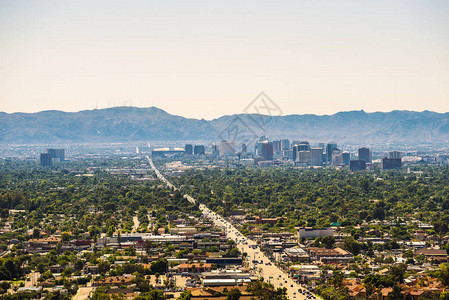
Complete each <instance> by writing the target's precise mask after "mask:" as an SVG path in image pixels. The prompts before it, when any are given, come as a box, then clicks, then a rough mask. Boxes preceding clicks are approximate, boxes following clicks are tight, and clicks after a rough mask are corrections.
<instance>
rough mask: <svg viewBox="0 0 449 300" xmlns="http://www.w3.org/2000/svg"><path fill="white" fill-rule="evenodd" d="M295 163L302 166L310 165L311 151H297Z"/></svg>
mask: <svg viewBox="0 0 449 300" xmlns="http://www.w3.org/2000/svg"><path fill="white" fill-rule="evenodd" d="M297 161H298V162H299V163H301V164H304V165H308V166H309V165H311V164H312V151H298V159H297Z"/></svg>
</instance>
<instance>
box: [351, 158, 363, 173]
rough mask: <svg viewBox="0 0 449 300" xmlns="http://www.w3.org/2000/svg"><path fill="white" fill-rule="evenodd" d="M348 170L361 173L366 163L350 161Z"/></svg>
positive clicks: (358, 160)
mask: <svg viewBox="0 0 449 300" xmlns="http://www.w3.org/2000/svg"><path fill="white" fill-rule="evenodd" d="M349 169H351V171H363V170H366V161H364V160H360V159H357V160H351V161H350V162H349Z"/></svg>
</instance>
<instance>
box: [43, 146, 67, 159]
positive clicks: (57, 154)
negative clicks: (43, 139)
mask: <svg viewBox="0 0 449 300" xmlns="http://www.w3.org/2000/svg"><path fill="white" fill-rule="evenodd" d="M47 153H48V154H50V156H51V158H52V159H56V160H59V161H64V160H65V150H64V149H47Z"/></svg>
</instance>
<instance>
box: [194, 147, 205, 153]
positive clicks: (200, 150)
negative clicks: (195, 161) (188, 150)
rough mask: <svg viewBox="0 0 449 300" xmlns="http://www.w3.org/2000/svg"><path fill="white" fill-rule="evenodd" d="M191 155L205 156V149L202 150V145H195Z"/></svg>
mask: <svg viewBox="0 0 449 300" xmlns="http://www.w3.org/2000/svg"><path fill="white" fill-rule="evenodd" d="M193 154H195V155H204V154H206V149H205V148H204V145H196V146H195V147H193Z"/></svg>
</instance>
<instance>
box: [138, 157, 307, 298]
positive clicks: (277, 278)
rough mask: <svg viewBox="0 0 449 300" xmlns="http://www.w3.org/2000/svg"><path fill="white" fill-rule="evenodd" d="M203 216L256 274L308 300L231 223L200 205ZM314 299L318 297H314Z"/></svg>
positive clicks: (159, 176) (286, 276) (255, 244)
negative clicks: (227, 239) (240, 253)
mask: <svg viewBox="0 0 449 300" xmlns="http://www.w3.org/2000/svg"><path fill="white" fill-rule="evenodd" d="M147 159H148V162H149V163H150V165H151V168H152V169H153V170H154V172H155V173H156V176H157V177H158V178H159V179H160V180H162V181H163V182H164V183H165V184H167V185H168V186H169V187H171V188H173V189H175V190H178V188H176V187H175V186H174V185H173V184H172V183H170V182H169V181H168V180H167V179H166V178H165V177H164V176H163V175H162V174H161V173H160V172H159V170H158V169H157V168H156V166H155V165H154V163H153V161H152V159H151V158H150V157H149V156H147ZM184 198H186V199H187V200H188V201H189V202H191V203H196V200H195V199H194V198H193V197H191V196H189V195H187V194H185V195H184ZM199 208H200V210H201V211H202V213H203V215H204V216H206V217H208V218H209V219H211V220H212V222H213V223H214V225H215V226H218V227H221V228H223V229H224V230H225V232H226V236H227V237H228V238H229V239H232V240H234V241H235V242H236V244H237V247H238V248H239V250H240V251H241V252H242V253H243V252H246V253H247V254H248V256H247V257H248V262H249V266H250V268H251V269H252V270H253V272H254V274H255V275H257V276H259V277H263V278H264V280H265V281H267V282H270V283H272V284H273V285H274V286H275V287H280V288H283V287H285V288H287V296H288V298H289V299H307V297H306V296H305V295H303V294H301V293H300V291H301V290H305V289H304V287H302V286H300V285H299V284H297V283H296V282H295V281H294V280H292V279H291V278H289V277H288V275H287V274H285V273H284V272H282V271H281V270H280V269H279V268H278V267H277V266H276V265H274V263H272V262H271V261H270V260H269V259H268V257H267V256H266V255H265V254H264V253H263V252H262V251H260V248H259V246H258V245H257V243H256V242H254V241H253V240H250V239H248V238H246V237H245V236H244V235H242V234H241V233H240V232H239V231H238V230H237V229H236V228H235V227H234V226H233V225H232V224H231V223H230V222H228V221H227V220H225V219H224V218H223V217H221V216H219V215H218V214H216V213H215V212H213V211H212V210H210V209H209V208H207V207H206V206H205V205H204V204H200V205H199ZM312 297H313V298H315V297H316V296H315V295H313V296H312Z"/></svg>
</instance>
